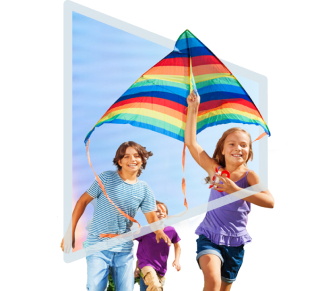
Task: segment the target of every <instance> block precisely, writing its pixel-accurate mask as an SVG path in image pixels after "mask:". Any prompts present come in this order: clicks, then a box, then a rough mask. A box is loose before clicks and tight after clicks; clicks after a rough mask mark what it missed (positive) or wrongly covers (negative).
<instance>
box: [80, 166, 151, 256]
mask: <svg viewBox="0 0 326 291" xmlns="http://www.w3.org/2000/svg"><path fill="white" fill-rule="evenodd" d="M99 178H100V179H101V181H102V183H103V185H104V187H105V190H106V193H107V194H108V196H109V197H110V198H111V200H112V201H113V202H114V204H115V205H116V206H118V207H119V208H120V209H121V210H122V211H123V212H125V213H126V214H128V215H129V216H131V217H135V215H136V213H137V211H138V209H139V208H141V211H142V212H143V213H147V212H151V211H155V210H156V203H155V197H154V194H153V192H152V190H151V189H150V187H149V186H148V184H147V183H146V182H144V181H140V180H138V181H137V182H136V183H135V184H129V183H126V182H125V181H124V180H122V179H121V177H120V176H119V174H118V172H116V171H106V172H103V173H101V174H100V175H99ZM87 193H88V194H89V195H90V196H91V197H93V198H94V199H95V202H96V204H95V209H94V215H93V219H92V221H91V223H90V226H89V228H88V231H89V234H88V237H87V241H86V245H93V244H95V243H98V242H100V241H103V240H106V239H109V238H100V237H99V235H100V234H101V233H111V234H113V233H114V234H122V233H126V232H128V231H130V227H131V225H132V222H131V221H130V220H129V219H127V218H126V217H124V216H123V215H122V214H121V213H119V211H118V210H117V209H116V208H115V207H114V206H113V205H112V203H111V202H110V201H109V200H108V199H107V198H106V197H105V195H104V194H103V192H102V190H101V187H100V186H99V184H98V183H97V181H94V183H93V184H92V185H91V186H90V188H89V189H88V190H87ZM132 246H133V242H132V241H128V242H125V243H123V244H122V245H119V246H115V247H113V248H112V249H109V250H110V251H114V252H126V251H130V250H131V248H132Z"/></svg>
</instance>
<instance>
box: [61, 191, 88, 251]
mask: <svg viewBox="0 0 326 291" xmlns="http://www.w3.org/2000/svg"><path fill="white" fill-rule="evenodd" d="M93 199H94V198H93V197H91V196H90V195H89V194H88V193H87V192H85V193H84V194H83V195H82V196H81V197H80V198H79V199H78V201H77V203H76V205H75V208H74V211H73V213H72V218H71V224H70V226H69V228H68V230H67V233H66V235H65V237H64V238H63V239H62V241H61V249H62V250H63V251H65V252H69V251H70V249H71V247H72V248H75V230H76V227H77V223H78V221H79V219H80V217H81V216H82V215H83V213H84V211H85V209H86V206H87V205H88V204H89V203H90V202H91V201H92V200H93Z"/></svg>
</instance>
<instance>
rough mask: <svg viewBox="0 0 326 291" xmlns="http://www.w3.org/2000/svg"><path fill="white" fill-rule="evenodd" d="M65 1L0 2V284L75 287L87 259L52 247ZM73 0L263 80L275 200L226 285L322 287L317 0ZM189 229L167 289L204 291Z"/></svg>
mask: <svg viewBox="0 0 326 291" xmlns="http://www.w3.org/2000/svg"><path fill="white" fill-rule="evenodd" d="M63 3H64V2H63V1H49V0H48V1H44V0H43V1H11V2H9V1H8V2H3V3H2V4H1V17H0V29H1V40H2V41H1V45H0V50H1V53H0V57H1V60H0V70H1V86H0V98H1V107H0V110H1V114H0V118H1V134H2V137H1V145H0V147H1V166H2V175H1V181H2V203H1V205H2V207H1V212H0V215H1V222H2V228H1V250H2V254H1V258H0V262H1V266H2V268H1V269H2V273H1V283H0V284H1V290H19V289H25V288H26V289H28V290H35V291H38V290H49V291H50V290H69V291H75V290H77V291H79V290H84V289H85V279H86V275H85V270H86V263H85V261H84V260H78V261H76V262H73V263H69V264H67V263H64V261H63V255H62V252H61V250H60V247H59V246H60V241H61V237H62V235H63V229H62V225H63ZM75 3H78V4H81V5H85V6H87V7H89V8H91V9H94V10H97V11H99V12H102V13H104V14H107V15H109V16H112V17H115V18H118V19H120V20H122V21H125V22H128V23H130V24H133V25H135V26H139V27H140V28H143V29H147V30H150V31H151V32H154V33H156V34H158V35H161V36H164V37H166V38H169V39H172V40H174V39H176V38H177V37H178V36H179V34H180V32H182V31H184V30H185V29H189V30H190V31H192V32H193V33H194V34H195V35H196V36H198V37H199V38H200V40H201V41H202V42H203V43H205V45H207V47H209V48H210V49H211V50H212V51H214V52H215V53H216V54H217V55H218V57H219V58H221V59H223V60H226V61H229V62H231V63H234V64H237V65H238V66H241V67H244V68H247V69H249V70H252V71H255V72H257V73H260V74H262V75H265V76H266V77H267V78H268V85H269V89H268V125H269V127H270V129H271V132H272V136H271V137H270V138H269V153H268V156H269V189H270V190H271V191H272V193H273V194H274V196H275V199H276V205H275V209H273V210H266V209H260V208H258V207H254V209H253V211H252V213H251V215H250V224H249V231H250V233H251V235H252V236H253V238H254V241H253V242H252V243H251V244H249V245H248V247H247V248H246V252H247V253H246V258H245V262H244V266H243V268H242V269H241V271H240V274H239V278H238V280H237V281H236V283H234V287H233V290H234V291H236V290H253V291H254V290H265V291H268V290H324V288H325V287H324V286H325V285H326V284H325V283H324V276H323V275H324V271H325V266H324V262H325V260H326V257H325V252H324V251H323V249H324V241H323V238H324V237H325V235H324V229H325V225H324V223H323V222H324V221H325V217H324V215H322V214H323V212H324V211H323V210H324V203H325V194H326V193H325V190H324V185H323V180H324V179H323V178H324V172H323V170H324V163H325V143H324V141H325V137H324V135H325V134H324V128H323V125H324V123H325V121H324V120H325V119H324V118H325V116H324V115H325V113H324V112H325V110H324V105H325V101H324V100H325V98H326V96H325V90H324V87H325V86H324V78H325V73H324V68H325V65H326V58H325V51H326V45H325V41H324V39H325V27H326V20H325V17H324V9H323V8H322V5H321V4H322V1H309V2H305V1H279V0H275V1H269V2H267V1H237V0H235V1H218V0H215V1H171V0H165V1H164V4H159V2H156V1H119V2H118V1H116V2H114V3H111V2H109V1H100V0H92V1H91V0H84V1H81V0H80V1H75ZM162 3H163V2H162ZM197 219H199V218H197ZM187 223H188V225H189V227H190V226H191V225H192V224H196V223H198V222H197V221H196V218H194V219H193V221H190V222H187ZM187 227H188V226H187V225H184V226H183V227H182V231H181V232H180V236H182V239H183V241H182V245H181V246H182V247H183V253H182V259H181V264H182V266H183V270H182V271H180V272H179V273H177V272H176V271H175V270H173V269H172V268H170V269H169V271H168V275H167V276H168V277H167V284H168V285H167V288H166V289H167V290H171V291H174V290H177V287H180V288H184V289H187V290H191V291H195V290H201V288H202V287H201V286H202V276H201V273H200V271H199V270H198V268H197V266H196V263H195V262H194V256H193V253H192V250H190V252H188V250H187V246H186V245H187V240H189V241H193V239H194V238H195V237H193V236H192V234H188V235H187V233H188V232H187ZM181 286H182V287H181ZM187 286H188V287H187Z"/></svg>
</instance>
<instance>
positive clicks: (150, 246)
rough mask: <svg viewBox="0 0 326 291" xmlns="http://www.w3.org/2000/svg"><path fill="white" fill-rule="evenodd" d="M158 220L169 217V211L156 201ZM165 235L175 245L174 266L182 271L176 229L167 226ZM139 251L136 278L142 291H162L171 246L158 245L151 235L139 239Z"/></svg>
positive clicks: (152, 234)
mask: <svg viewBox="0 0 326 291" xmlns="http://www.w3.org/2000/svg"><path fill="white" fill-rule="evenodd" d="M156 206H157V211H156V215H157V217H158V219H163V218H166V217H167V214H168V209H167V207H166V205H165V204H164V203H162V202H160V201H156ZM164 233H165V234H166V235H167V236H168V237H169V238H170V240H171V242H172V243H173V245H174V261H173V263H172V266H173V267H175V268H176V270H177V271H180V269H181V267H180V263H179V260H180V254H181V248H180V245H179V241H180V238H179V236H178V234H177V232H176V231H175V229H174V227H172V226H167V227H165V228H164ZM136 240H138V242H139V244H138V249H137V259H138V260H137V265H136V269H135V273H134V275H135V277H136V278H137V277H139V276H140V277H141V278H140V291H145V290H147V291H161V290H163V285H164V281H165V278H164V276H165V273H166V271H167V260H168V256H169V251H170V246H169V245H167V244H166V243H162V242H159V243H157V241H156V239H155V234H154V233H149V234H146V235H144V236H141V237H139V238H136Z"/></svg>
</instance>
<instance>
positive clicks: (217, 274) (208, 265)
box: [198, 254, 222, 291]
mask: <svg viewBox="0 0 326 291" xmlns="http://www.w3.org/2000/svg"><path fill="white" fill-rule="evenodd" d="M198 262H199V265H200V268H201V269H202V271H203V274H204V290H203V291H220V288H221V284H222V280H221V264H222V262H221V259H220V258H219V257H218V256H217V255H213V254H206V255H202V256H201V257H200V258H199V261H198Z"/></svg>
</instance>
